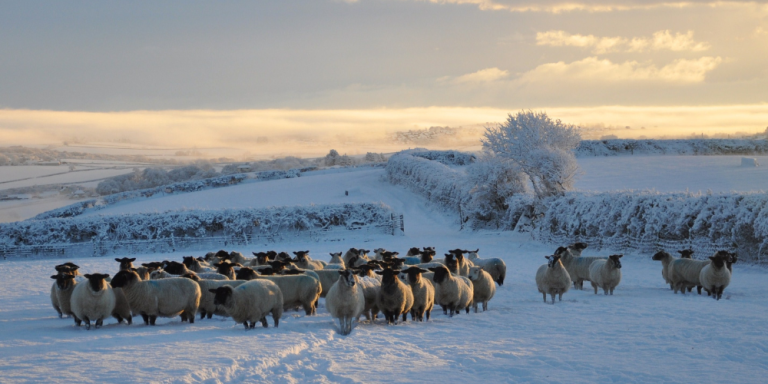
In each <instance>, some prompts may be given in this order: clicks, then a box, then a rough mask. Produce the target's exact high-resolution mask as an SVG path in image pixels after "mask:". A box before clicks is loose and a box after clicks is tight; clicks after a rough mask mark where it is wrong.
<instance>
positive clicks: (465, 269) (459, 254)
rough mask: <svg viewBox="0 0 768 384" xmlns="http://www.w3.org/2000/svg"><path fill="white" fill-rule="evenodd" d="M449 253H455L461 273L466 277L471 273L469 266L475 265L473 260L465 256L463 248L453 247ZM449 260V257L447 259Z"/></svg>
mask: <svg viewBox="0 0 768 384" xmlns="http://www.w3.org/2000/svg"><path fill="white" fill-rule="evenodd" d="M448 253H450V254H453V257H454V258H456V261H457V262H458V268H459V272H458V273H459V275H461V276H464V277H466V276H467V275H469V267H471V266H473V265H472V262H471V261H469V260H467V259H465V258H464V250H462V249H452V250H450V251H448ZM446 260H447V259H446Z"/></svg>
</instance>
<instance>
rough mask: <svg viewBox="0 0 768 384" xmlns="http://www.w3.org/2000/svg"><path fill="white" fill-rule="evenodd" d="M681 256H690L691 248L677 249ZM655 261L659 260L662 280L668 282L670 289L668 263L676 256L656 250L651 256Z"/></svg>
mask: <svg viewBox="0 0 768 384" xmlns="http://www.w3.org/2000/svg"><path fill="white" fill-rule="evenodd" d="M677 252H679V253H680V254H681V256H682V257H683V258H688V259H690V258H691V254H692V253H693V251H692V250H683V251H677ZM651 259H653V260H656V261H661V277H663V278H664V282H665V283H667V284H669V289H672V281H671V280H670V279H669V264H670V263H672V262H673V261H675V260H677V258H676V257H674V256H672V255H670V254H669V253H668V252H666V251H659V252H656V253H655V254H654V255H653V257H652V258H651Z"/></svg>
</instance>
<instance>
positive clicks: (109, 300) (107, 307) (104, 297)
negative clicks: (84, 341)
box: [71, 273, 115, 329]
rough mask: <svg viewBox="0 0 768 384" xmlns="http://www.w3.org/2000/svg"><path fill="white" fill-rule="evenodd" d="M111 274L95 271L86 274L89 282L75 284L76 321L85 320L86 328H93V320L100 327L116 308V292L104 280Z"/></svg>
mask: <svg viewBox="0 0 768 384" xmlns="http://www.w3.org/2000/svg"><path fill="white" fill-rule="evenodd" d="M107 277H109V275H106V274H101V273H94V274H86V275H85V278H86V279H88V281H87V282H85V283H83V284H78V285H77V286H75V290H74V291H73V292H72V301H71V303H72V313H73V314H74V315H75V323H76V324H77V325H80V321H83V322H85V329H91V321H92V320H93V321H95V322H96V328H100V327H101V325H102V324H103V322H104V318H106V317H109V316H111V315H112V311H113V310H114V309H115V293H114V292H112V287H111V286H110V285H109V283H107V282H106V281H104V279H106V278H107Z"/></svg>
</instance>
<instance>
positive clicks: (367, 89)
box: [0, 0, 768, 144]
mask: <svg viewBox="0 0 768 384" xmlns="http://www.w3.org/2000/svg"><path fill="white" fill-rule="evenodd" d="M0 7H1V8H2V12H0V36H3V38H2V39H0V134H2V136H0V144H18V143H29V142H45V141H60V140H62V138H63V137H64V136H67V135H69V136H72V134H73V133H72V131H71V130H72V129H73V128H72V126H71V124H68V123H67V122H63V123H61V125H60V124H59V123H57V121H51V119H50V118H49V117H50V116H51V114H52V113H54V112H66V113H68V114H67V115H66V116H68V117H71V116H89V120H88V124H84V125H83V126H81V127H80V128H79V129H81V130H82V131H81V132H80V136H89V135H91V136H94V137H100V138H102V139H105V140H111V139H113V138H114V137H116V136H119V135H120V134H122V135H127V134H128V133H127V132H128V131H125V132H116V131H119V130H120V125H119V124H118V125H116V124H114V121H116V120H118V119H117V118H118V117H119V116H123V117H124V116H126V114H128V115H130V116H131V121H133V123H134V126H133V128H134V130H139V131H143V132H149V133H152V132H156V131H157V130H172V129H173V128H174V127H173V126H170V125H168V123H167V120H173V118H174V116H178V115H179V114H192V115H194V114H197V115H199V116H201V117H200V118H199V119H198V120H197V121H196V122H192V124H193V125H194V126H195V127H196V128H197V129H198V130H200V131H206V132H208V134H202V133H201V134H199V135H200V136H199V138H200V139H201V140H202V139H203V138H208V139H210V137H211V132H222V129H224V130H225V131H226V128H222V123H221V122H220V121H218V120H217V122H216V123H211V119H210V118H208V119H206V118H204V117H202V116H208V117H210V116H220V115H223V116H228V117H232V116H234V115H237V116H238V117H237V118H236V119H237V120H241V121H244V124H242V125H240V126H238V128H237V129H241V130H243V129H245V130H247V129H249V127H250V128H251V129H253V130H261V131H267V132H275V131H277V130H283V129H285V130H288V131H291V130H296V129H299V128H301V127H304V128H306V129H309V130H310V131H312V130H320V131H323V130H327V129H330V128H329V127H340V126H346V128H344V129H345V130H346V132H348V133H350V134H354V133H361V132H365V131H367V130H369V129H377V130H378V131H377V132H380V133H381V132H389V131H393V130H408V129H413V128H414V127H415V128H427V127H429V126H430V125H440V126H446V125H450V126H456V125H462V124H473V123H474V124H484V123H487V122H489V120H490V121H502V120H504V118H505V117H506V113H507V112H512V113H514V112H515V111H518V110H521V109H535V110H544V111H547V112H548V113H549V114H550V116H552V117H554V118H561V119H563V120H564V121H565V120H566V119H572V120H571V121H567V122H569V123H573V124H600V123H602V124H606V125H610V126H621V127H624V126H633V127H635V126H647V127H648V128H649V129H650V128H651V127H652V126H656V127H660V129H661V131H660V132H663V133H667V134H671V133H675V132H677V133H679V134H681V135H685V134H689V133H692V132H693V133H695V132H697V131H698V132H703V131H707V132H709V131H708V130H709V129H712V127H713V126H714V127H715V128H717V127H720V128H718V129H722V130H723V131H733V132H735V131H752V132H756V131H762V130H764V129H765V128H766V126H768V91H767V90H768V4H767V3H766V2H753V1H675V0H667V1H655V0H649V1H634V0H630V1H623V0H590V1H581V0H570V1H559V0H537V1H526V0H498V1H490V0H424V1H419V0H356V1H340V0H311V1H304V0H282V1H266V0H264V1H255V2H254V1H226V2H209V1H189V0H185V1H174V0H171V1H163V2H153V1H135V2H121V1H79V0H72V1H68V2H55V1H34V0H29V1H23V2H21V1H20V2H4V3H3V4H2V5H0ZM619 110H620V111H624V112H625V113H624V114H621V113H618V114H617V113H616V111H619ZM659 110H664V111H666V112H665V113H664V114H662V115H663V116H668V117H669V118H668V119H666V120H665V119H664V118H662V117H663V116H660V115H653V116H652V115H651V114H652V113H655V111H659ZM675 110H679V111H680V114H675V113H674V111H675ZM691 110H695V111H698V112H695V113H691V112H690V111H691ZM275 111H282V112H281V113H282V114H283V115H285V116H286V117H287V118H288V119H289V120H293V117H294V115H298V116H301V117H300V118H299V120H302V119H305V118H306V116H309V115H317V116H318V117H316V120H312V121H309V122H306V121H305V122H304V123H302V124H300V125H295V126H291V127H285V126H275V125H270V124H265V123H264V121H268V120H269V116H273V115H274V113H275ZM382 111H383V112H382ZM414 111H421V112H420V113H418V114H414ZM550 111H560V112H561V115H560V116H555V115H554V114H553V113H552V112H550ZM562 111H570V112H571V113H570V114H569V113H562ZM670 111H673V112H672V113H670ZM686 111H687V112H686ZM148 112H149V113H148ZM382 113H385V114H388V115H389V118H387V119H385V120H388V121H390V120H391V121H394V123H392V124H384V123H383V122H379V124H378V125H375V126H374V125H368V124H369V123H370V121H372V120H373V119H375V118H376V117H377V116H381V115H382ZM473 113H474V116H471V115H472V114H473ZM158 114H159V115H163V116H164V118H163V119H158V118H157V115H158ZM489 114H491V116H490V117H489ZM148 115H152V116H154V118H148V117H147V116H148ZM350 115H356V116H364V117H361V118H360V120H356V121H355V123H354V124H348V123H346V122H348V118H349V116H350ZM415 115H417V116H415ZM458 115H460V116H461V118H456V116H458ZM253 116H258V117H259V118H256V119H254V120H253V123H252V124H249V123H248V122H247V121H248V120H247V119H248V118H250V117H253ZM141 118H144V119H143V120H141ZM686 119H693V120H686ZM64 120H68V119H64ZM85 126H88V127H89V129H91V130H89V131H85V128H84V127H85ZM307 127H308V128H307ZM334 129H336V128H334ZM57 132H60V133H57ZM130 132H133V131H130ZM76 133H77V132H76ZM650 134H651V135H653V134H654V133H650ZM131 135H133V136H134V139H136V140H141V139H142V137H141V135H135V134H134V133H131ZM196 135H197V134H196ZM635 135H637V133H635ZM149 136H152V135H149ZM195 137H197V136H194V135H189V137H185V140H186V141H190V140H193V139H194V138H195ZM164 143H165V144H167V143H166V142H165V141H164Z"/></svg>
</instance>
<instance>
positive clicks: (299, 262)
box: [293, 251, 326, 271]
mask: <svg viewBox="0 0 768 384" xmlns="http://www.w3.org/2000/svg"><path fill="white" fill-rule="evenodd" d="M293 254H294V255H296V266H297V267H299V268H301V269H311V270H313V271H316V270H321V269H323V268H325V265H326V263H325V262H324V261H320V260H312V258H310V257H309V251H298V252H294V253H293Z"/></svg>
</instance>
